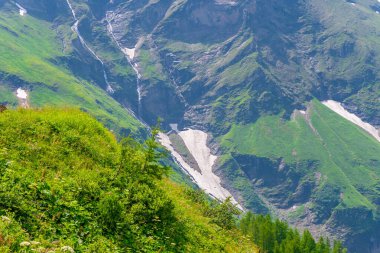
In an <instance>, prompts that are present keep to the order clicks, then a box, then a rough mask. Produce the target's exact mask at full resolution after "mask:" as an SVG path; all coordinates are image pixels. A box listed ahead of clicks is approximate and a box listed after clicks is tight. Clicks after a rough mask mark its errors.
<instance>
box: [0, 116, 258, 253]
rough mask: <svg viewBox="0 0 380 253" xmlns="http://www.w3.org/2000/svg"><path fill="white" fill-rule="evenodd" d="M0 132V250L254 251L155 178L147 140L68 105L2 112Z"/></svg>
mask: <svg viewBox="0 0 380 253" xmlns="http://www.w3.org/2000/svg"><path fill="white" fill-rule="evenodd" d="M0 129H1V133H2V134H1V136H0V174H1V175H0V176H1V182H0V200H1V201H0V203H1V204H0V214H1V215H2V216H1V219H0V238H1V240H0V251H1V252H32V250H33V249H34V250H37V249H38V252H48V251H52V250H53V251H54V252H71V251H70V250H69V248H70V249H74V250H75V252H158V251H164V252H231V253H232V252H256V247H255V246H254V245H253V244H251V243H250V242H249V240H248V239H247V238H245V237H243V236H242V235H241V234H240V232H238V231H237V229H231V228H229V229H226V228H224V227H223V226H224V225H223V226H222V225H221V226H219V225H217V224H216V223H215V222H212V220H215V218H216V217H215V216H213V219H211V218H210V217H207V216H205V215H204V213H203V212H202V211H201V210H202V208H203V206H202V204H200V203H197V202H194V201H193V200H192V199H191V198H190V197H189V194H188V193H187V192H188V191H190V190H189V189H187V188H186V187H183V186H179V185H176V184H174V183H172V182H170V181H169V180H167V179H162V176H163V175H164V174H166V173H167V172H168V171H167V169H168V168H166V167H163V166H161V165H160V164H159V163H158V162H157V160H156V159H157V157H158V153H156V152H157V151H156V150H155V149H156V148H157V147H158V146H156V144H154V141H153V142H152V140H151V141H150V142H147V143H146V145H147V146H145V147H144V146H142V145H141V144H138V143H137V142H134V141H133V140H132V139H126V140H124V141H123V142H122V143H118V142H117V141H116V139H115V137H114V136H113V135H112V134H111V133H110V132H109V131H108V130H106V129H105V128H104V127H103V126H102V125H101V124H100V123H98V122H97V121H96V120H95V119H94V118H92V117H90V116H88V115H87V114H85V113H83V112H80V111H78V110H70V109H65V110H60V109H44V110H18V111H9V110H8V111H5V112H3V113H1V114H0ZM210 211H212V210H211V209H210ZM72 252H74V251H72Z"/></svg>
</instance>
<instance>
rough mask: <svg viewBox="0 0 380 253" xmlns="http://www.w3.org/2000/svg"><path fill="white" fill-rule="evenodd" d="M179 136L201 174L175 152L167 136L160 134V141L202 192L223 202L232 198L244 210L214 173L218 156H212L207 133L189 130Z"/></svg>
mask: <svg viewBox="0 0 380 253" xmlns="http://www.w3.org/2000/svg"><path fill="white" fill-rule="evenodd" d="M178 135H179V136H180V137H181V138H182V140H183V141H184V143H185V145H186V147H187V148H188V150H189V151H190V153H191V154H192V155H193V157H194V159H195V160H196V162H197V163H198V166H199V168H200V170H201V173H199V172H198V171H197V170H195V169H194V168H192V167H191V166H190V165H189V164H187V163H186V162H185V160H184V159H183V158H182V156H181V155H180V154H179V153H177V152H176V151H175V150H174V148H173V146H172V143H171V141H170V139H169V137H168V136H167V135H166V134H163V133H161V134H159V140H160V142H161V144H162V145H163V146H164V147H166V148H167V149H168V150H169V151H170V152H171V154H172V155H173V157H174V158H175V160H176V161H177V162H178V163H179V165H180V166H182V168H183V169H184V170H185V171H186V172H187V173H188V174H189V175H190V176H191V177H192V179H193V181H194V182H195V183H196V184H197V185H198V186H199V187H200V188H201V189H202V190H204V191H205V192H206V193H208V194H210V195H211V196H212V197H214V198H216V199H219V200H221V201H223V200H225V199H226V198H228V197H231V201H232V203H233V204H236V205H237V206H238V208H240V209H242V210H243V208H242V207H241V206H240V205H239V204H238V203H237V201H236V200H235V199H234V198H233V197H232V195H231V193H230V192H229V191H228V190H226V189H225V188H223V187H222V185H221V180H220V178H219V177H218V176H217V175H215V174H214V173H213V171H212V168H213V166H214V164H215V161H216V159H217V156H214V155H212V154H211V151H210V149H209V148H208V147H207V137H208V136H207V133H205V132H202V131H200V130H192V129H188V130H185V131H181V132H179V134H178Z"/></svg>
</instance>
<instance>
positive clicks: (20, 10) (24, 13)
mask: <svg viewBox="0 0 380 253" xmlns="http://www.w3.org/2000/svg"><path fill="white" fill-rule="evenodd" d="M16 5H17V7H18V9H19V13H20V15H21V16H25V15H26V14H27V13H28V11H27V10H26V9H25V8H24V7H22V6H21V5H20V4H18V3H16Z"/></svg>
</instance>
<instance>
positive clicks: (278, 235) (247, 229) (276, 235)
mask: <svg viewBox="0 0 380 253" xmlns="http://www.w3.org/2000/svg"><path fill="white" fill-rule="evenodd" d="M239 227H240V229H241V230H242V231H243V233H245V234H246V235H248V236H250V238H251V240H252V241H253V242H254V243H255V244H256V245H257V246H258V247H259V248H260V249H261V251H260V252H265V253H290V252H292V253H306V252H307V253H346V252H347V250H346V249H344V248H343V247H342V244H341V243H340V242H339V241H334V246H333V247H332V248H331V247H330V242H329V240H328V239H325V238H323V237H321V238H320V239H319V240H318V242H315V240H314V238H313V236H312V235H311V234H310V232H309V231H308V230H305V231H304V232H303V233H302V235H300V233H299V232H298V231H297V230H295V229H292V228H290V227H289V226H288V225H287V224H286V223H285V222H282V221H280V220H278V219H277V220H274V221H273V220H272V219H271V217H270V216H269V215H266V216H263V215H254V214H252V213H250V212H249V213H247V214H246V215H244V217H243V218H242V219H241V220H240V224H239Z"/></svg>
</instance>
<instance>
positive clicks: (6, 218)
mask: <svg viewBox="0 0 380 253" xmlns="http://www.w3.org/2000/svg"><path fill="white" fill-rule="evenodd" d="M1 220H2V221H4V222H6V223H10V222H11V219H10V218H8V217H7V216H1Z"/></svg>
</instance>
